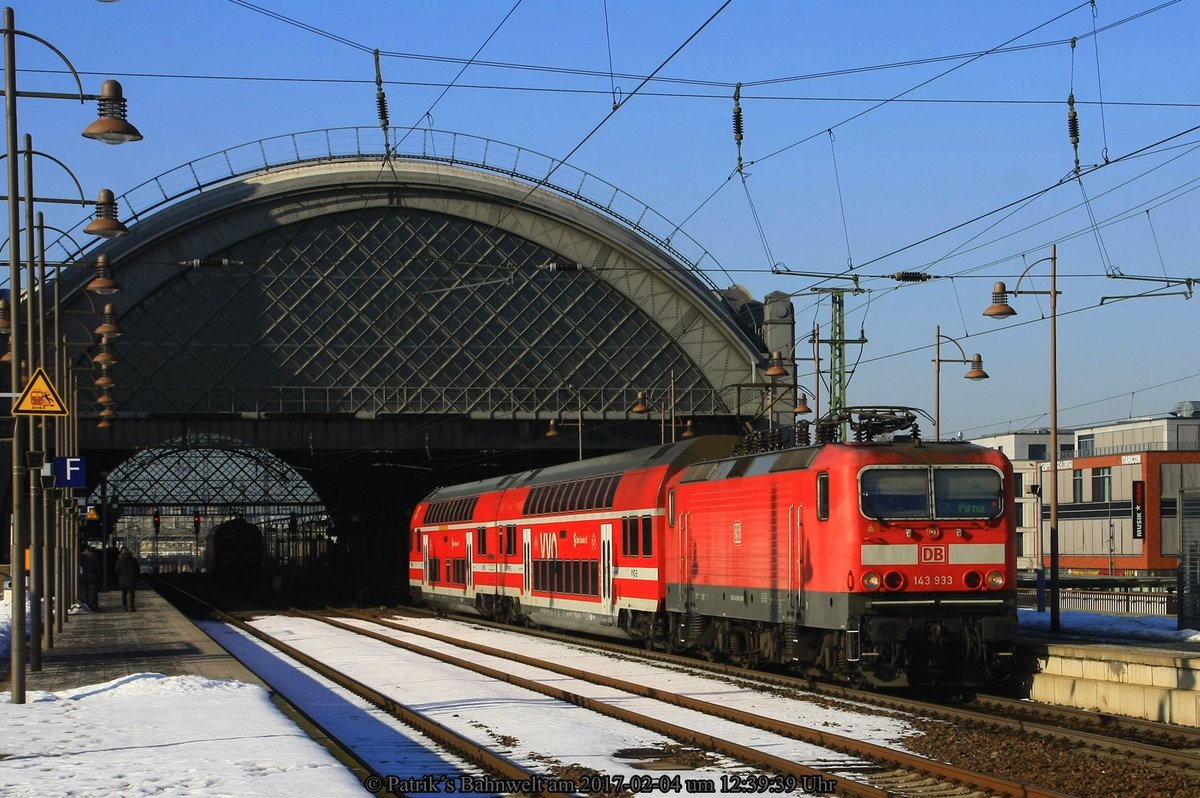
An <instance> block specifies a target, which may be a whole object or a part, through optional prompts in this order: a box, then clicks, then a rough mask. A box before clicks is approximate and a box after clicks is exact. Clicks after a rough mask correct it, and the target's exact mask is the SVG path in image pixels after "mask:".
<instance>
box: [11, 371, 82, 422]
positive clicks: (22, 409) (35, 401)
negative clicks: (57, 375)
mask: <svg viewBox="0 0 1200 798" xmlns="http://www.w3.org/2000/svg"><path fill="white" fill-rule="evenodd" d="M12 414H13V415H14V416H65V415H68V413H67V405H66V403H65V402H63V400H62V397H60V396H59V395H58V391H56V390H54V383H52V382H50V376H49V375H48V374H46V370H45V369H43V368H38V369H36V370H35V371H34V372H33V377H32V378H31V379H30V380H29V384H28V385H26V386H25V390H23V391H21V395H20V396H19V397H18V398H17V401H16V402H14V403H13V408H12Z"/></svg>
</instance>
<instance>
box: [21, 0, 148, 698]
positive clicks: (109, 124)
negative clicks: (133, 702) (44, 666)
mask: <svg viewBox="0 0 1200 798" xmlns="http://www.w3.org/2000/svg"><path fill="white" fill-rule="evenodd" d="M14 17H15V15H14V13H13V10H12V8H5V9H4V26H3V29H2V31H0V32H2V33H3V36H4V67H3V68H4V122H5V141H6V145H7V146H6V150H5V156H4V157H5V158H6V163H5V167H6V172H7V186H6V189H7V191H6V194H7V201H8V237H9V247H8V250H9V251H8V264H9V281H8V288H9V303H10V310H11V312H10V319H9V323H10V332H9V346H10V347H11V349H12V351H13V357H12V358H11V362H10V363H9V379H10V383H11V388H10V390H11V391H13V392H16V391H17V390H18V389H19V386H20V385H21V382H22V374H21V364H20V359H21V358H20V353H21V351H22V348H23V347H22V344H25V343H26V342H25V340H24V339H23V338H22V337H21V336H22V335H23V334H28V332H26V331H22V330H21V324H20V312H19V303H20V302H21V296H22V294H21V251H20V243H19V241H18V233H19V231H20V229H21V216H20V202H19V199H20V197H21V191H20V185H19V184H20V175H19V169H18V163H17V155H18V152H19V150H18V137H17V99H18V98H19V97H37V98H41V99H65V100H78V101H84V100H87V99H95V100H99V103H100V113H99V118H98V119H97V120H96V121H95V122H93V123H92V124H91V125H89V126H88V128H87V129H85V130H84V131H83V135H84V136H86V137H87V138H91V139H96V140H98V141H103V142H105V143H107V144H120V143H122V142H125V141H137V140H139V139H141V138H142V134H141V133H140V132H139V131H138V130H137V128H135V127H133V125H130V124H129V123H128V122H127V121H126V119H125V98H124V95H123V94H122V92H121V85H120V84H119V83H117V82H116V81H105V83H104V85H103V86H102V87H101V92H100V95H99V96H90V97H89V96H88V95H85V94H84V93H83V84H82V82H81V81H80V79H79V73H78V72H77V71H76V70H75V67H74V66H72V64H71V62H70V61H69V60H68V59H67V57H66V56H65V55H63V53H62V52H61V51H60V50H59V49H58V48H57V47H55V46H54V45H52V44H51V43H50V42H48V41H46V40H45V39H43V38H41V37H40V36H35V35H34V34H31V33H27V32H25V31H21V30H18V29H17V27H16V22H15V19H14ZM18 36H23V37H26V38H28V39H32V40H34V41H36V42H38V43H40V44H42V45H44V46H45V47H47V48H49V49H50V50H51V51H53V52H54V54H55V55H57V56H58V57H59V59H60V60H61V61H62V62H63V63H64V64H65V65H66V67H67V69H68V70H69V71H70V72H71V75H72V77H73V78H74V79H75V85H76V87H77V89H78V91H77V92H75V93H70V94H66V93H58V92H22V91H18V90H17V55H16V50H17V47H16V43H17V37H18ZM28 140H29V139H28V137H27V138H26V141H27V142H28ZM25 149H26V152H27V157H31V156H32V147H30V146H26V148H25ZM25 201H26V202H27V203H29V204H30V207H32V203H33V202H34V196H33V191H32V190H31V189H30V190H27V191H26V196H25ZM114 215H115V212H114ZM30 216H32V213H31V212H30ZM105 219H106V220H107V217H105ZM26 227H27V228H32V220H31V223H30V224H28V225H26ZM100 231H101V232H104V233H111V232H113V230H112V227H111V225H108V224H105V223H102V224H101V225H100ZM27 234H28V235H30V236H32V231H31V230H27ZM31 248H32V247H31ZM31 262H32V261H31ZM31 300H32V295H31V299H30V300H29V301H31ZM29 332H31V330H30V331H29ZM30 365H31V366H32V364H30ZM25 427H26V425H25V424H22V423H20V422H19V421H18V422H16V423H14V424H13V434H12V491H11V493H10V495H11V497H12V515H11V519H12V522H11V525H10V529H11V534H10V538H11V543H12V556H11V571H12V573H11V577H12V583H13V593H14V595H13V601H12V628H13V629H24V628H25V620H26V613H25V599H26V590H25V542H26V536H27V534H28V536H29V538H30V543H31V544H32V545H31V559H32V562H31V566H32V568H33V574H32V577H33V578H32V579H31V580H30V591H29V594H28V595H29V598H30V604H31V607H30V612H31V615H32V618H31V620H32V622H33V629H32V630H31V633H32V639H31V645H30V646H29V647H27V646H26V643H25V635H23V634H17V635H13V636H12V646H11V652H10V677H9V678H10V680H11V685H10V687H11V695H12V699H11V700H12V703H14V704H24V703H25V684H26V678H25V675H26V674H25V671H26V668H27V667H30V668H34V667H35V666H37V667H40V659H41V654H40V649H41V645H42V643H41V629H40V627H41V622H40V615H41V611H40V606H39V605H40V598H41V578H40V576H39V571H40V565H41V557H40V546H39V545H37V544H38V540H37V537H36V535H37V532H38V529H37V526H36V519H33V518H32V517H31V516H30V514H29V509H28V508H27V507H26V498H27V497H26V493H27V489H28V490H32V488H31V486H30V485H29V484H27V482H28V476H29V475H28V472H27V466H26V465H25V454H26V449H27V448H28V445H29V439H28V438H27V431H26V429H25ZM31 521H32V523H31ZM65 599H66V597H59V602H58V607H59V610H60V611H61V610H62V609H63V608H65V607H66V606H67V601H66V600H65ZM27 648H29V649H31V656H30V657H29V660H30V661H29V662H28V663H27V662H26V652H27Z"/></svg>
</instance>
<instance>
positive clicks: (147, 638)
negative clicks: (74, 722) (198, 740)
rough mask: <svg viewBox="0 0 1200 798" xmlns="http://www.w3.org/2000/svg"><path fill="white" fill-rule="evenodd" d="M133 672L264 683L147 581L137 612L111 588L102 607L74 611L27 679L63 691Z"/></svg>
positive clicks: (31, 687) (139, 595)
mask: <svg viewBox="0 0 1200 798" xmlns="http://www.w3.org/2000/svg"><path fill="white" fill-rule="evenodd" d="M144 584H145V583H143V585H144ZM5 664H6V665H7V663H5ZM131 673H162V674H165V675H167V676H183V675H187V674H194V675H198V676H204V677H207V678H210V679H237V680H239V681H243V682H250V683H253V684H259V685H262V681H261V680H260V679H259V678H258V677H257V676H255V675H254V674H253V673H251V672H250V671H249V670H247V669H246V668H245V667H244V666H243V665H242V664H241V663H239V662H238V661H237V660H235V659H234V658H233V657H231V656H230V655H229V654H228V653H227V652H226V651H225V649H223V648H221V647H220V646H219V645H217V644H216V643H215V642H213V640H212V638H210V637H209V636H208V635H206V634H204V632H202V631H201V630H200V629H199V628H198V627H197V626H196V625H195V624H193V623H192V622H191V621H190V620H189V619H188V618H187V617H185V616H184V615H183V614H182V613H180V612H179V611H178V610H176V609H175V608H174V607H173V606H171V605H170V604H169V603H167V601H166V600H165V599H163V598H162V597H161V596H159V595H158V593H156V592H154V591H153V590H152V589H149V588H146V587H144V586H143V587H142V588H140V589H139V590H138V592H137V612H125V611H124V610H123V609H122V608H121V593H120V591H109V592H107V593H101V594H100V611H99V612H82V613H78V614H74V615H71V616H69V620H68V621H67V622H66V623H64V624H63V630H62V632H61V633H58V634H55V636H54V648H48V649H47V648H43V650H42V668H41V670H40V671H31V670H26V683H25V684H26V689H28V690H41V691H46V692H58V691H60V690H69V689H73V688H76V687H82V686H84V685H89V684H99V683H103V682H108V681H111V680H113V679H118V678H120V677H122V676H128V675H129V674H131ZM6 678H7V676H6ZM7 684H8V683H7V681H5V682H4V685H5V687H6V688H7Z"/></svg>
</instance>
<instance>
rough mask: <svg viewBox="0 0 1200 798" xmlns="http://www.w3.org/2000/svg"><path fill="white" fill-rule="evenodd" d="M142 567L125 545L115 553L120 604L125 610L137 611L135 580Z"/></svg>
mask: <svg viewBox="0 0 1200 798" xmlns="http://www.w3.org/2000/svg"><path fill="white" fill-rule="evenodd" d="M141 575H142V567H141V565H139V564H138V561H137V557H134V556H133V552H132V551H130V550H129V549H127V548H126V547H124V546H122V547H121V552H120V553H119V554H118V555H117V587H119V588H121V606H122V607H124V608H125V611H126V612H137V603H136V602H137V582H138V577H140V576H141Z"/></svg>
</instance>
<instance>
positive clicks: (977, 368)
mask: <svg viewBox="0 0 1200 798" xmlns="http://www.w3.org/2000/svg"><path fill="white" fill-rule="evenodd" d="M963 378H964V379H968V380H986V379H987V378H988V373H987V372H986V371H984V370H983V356H982V355H980V354H979V353H978V352H976V353H975V354H973V355H971V370H970V371H968V372H967V373H966V374H964V375H963Z"/></svg>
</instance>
